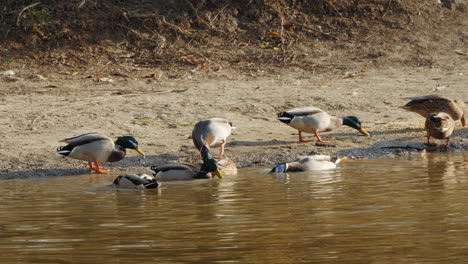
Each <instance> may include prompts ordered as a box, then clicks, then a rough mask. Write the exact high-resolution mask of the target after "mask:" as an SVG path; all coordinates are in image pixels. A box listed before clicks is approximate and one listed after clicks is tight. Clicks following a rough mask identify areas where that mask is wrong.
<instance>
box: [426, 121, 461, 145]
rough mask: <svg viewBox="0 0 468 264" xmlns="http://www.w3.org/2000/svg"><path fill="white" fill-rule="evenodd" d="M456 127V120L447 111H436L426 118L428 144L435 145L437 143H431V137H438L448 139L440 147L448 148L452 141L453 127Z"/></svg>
mask: <svg viewBox="0 0 468 264" xmlns="http://www.w3.org/2000/svg"><path fill="white" fill-rule="evenodd" d="M454 128H455V121H454V120H453V119H452V117H451V116H450V115H449V114H447V113H434V114H430V115H429V116H428V117H427V118H426V123H425V129H426V132H427V143H426V145H429V146H434V145H435V143H431V142H430V139H431V137H433V138H436V139H446V142H445V144H444V145H442V146H439V148H447V147H448V145H449V142H450V136H451V135H452V132H453V129H454Z"/></svg>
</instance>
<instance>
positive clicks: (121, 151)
mask: <svg viewBox="0 0 468 264" xmlns="http://www.w3.org/2000/svg"><path fill="white" fill-rule="evenodd" d="M126 154H127V151H126V150H125V148H122V147H121V146H119V145H115V149H114V150H113V151H112V153H111V154H110V155H109V159H108V160H107V161H108V162H115V161H119V160H122V159H123V158H124V157H125V155H126Z"/></svg>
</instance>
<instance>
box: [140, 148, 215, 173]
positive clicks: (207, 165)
mask: <svg viewBox="0 0 468 264" xmlns="http://www.w3.org/2000/svg"><path fill="white" fill-rule="evenodd" d="M201 151H202V155H203V157H204V160H205V161H204V162H203V164H202V166H201V168H200V170H195V169H194V168H192V167H191V166H188V165H185V164H165V165H159V166H151V167H150V168H148V170H149V171H150V172H151V173H152V174H153V176H154V178H155V179H156V180H164V181H171V180H172V181H175V180H193V179H209V178H211V175H210V173H212V174H214V175H215V176H218V177H219V178H223V177H224V176H223V173H222V172H221V171H220V169H219V167H218V162H217V161H216V160H215V159H213V157H212V156H211V153H210V151H209V150H208V148H206V147H202V149H201Z"/></svg>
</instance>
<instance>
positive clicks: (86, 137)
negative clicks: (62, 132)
mask: <svg viewBox="0 0 468 264" xmlns="http://www.w3.org/2000/svg"><path fill="white" fill-rule="evenodd" d="M99 140H110V141H112V139H111V138H110V137H108V136H104V135H100V134H96V133H87V134H83V135H79V136H75V137H70V138H66V139H63V140H60V141H59V142H65V143H68V144H70V145H84V144H88V143H90V142H93V141H99Z"/></svg>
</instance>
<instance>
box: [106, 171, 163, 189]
mask: <svg viewBox="0 0 468 264" xmlns="http://www.w3.org/2000/svg"><path fill="white" fill-rule="evenodd" d="M159 185H160V184H159V183H158V182H157V181H156V179H154V178H153V177H151V176H149V175H146V174H140V175H139V174H127V175H123V176H118V177H117V178H115V180H114V182H113V183H112V185H111V186H113V187H117V188H125V189H157V188H158V187H159Z"/></svg>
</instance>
